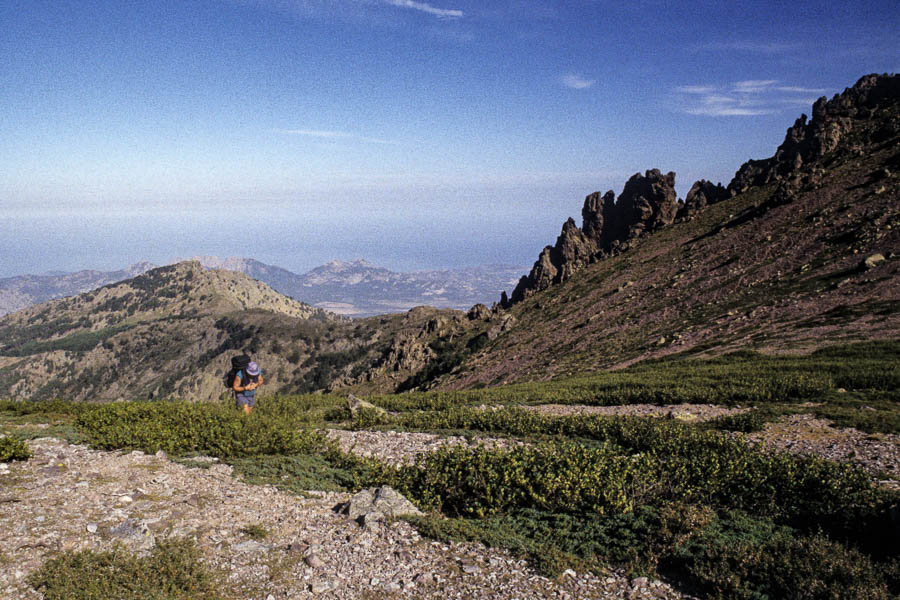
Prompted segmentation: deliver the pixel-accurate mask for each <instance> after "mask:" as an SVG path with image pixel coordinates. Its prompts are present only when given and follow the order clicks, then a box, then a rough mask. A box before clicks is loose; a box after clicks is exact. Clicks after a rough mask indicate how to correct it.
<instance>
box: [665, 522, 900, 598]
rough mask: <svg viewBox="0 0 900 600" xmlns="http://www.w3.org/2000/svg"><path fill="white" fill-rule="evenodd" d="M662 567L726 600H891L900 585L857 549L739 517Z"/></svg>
mask: <svg viewBox="0 0 900 600" xmlns="http://www.w3.org/2000/svg"><path fill="white" fill-rule="evenodd" d="M662 568H663V570H664V571H665V570H668V571H670V572H673V573H677V574H678V575H679V578H681V579H682V580H683V581H685V582H687V583H689V584H691V585H692V586H693V587H694V588H696V589H698V590H700V591H702V592H703V593H704V595H705V596H706V597H709V598H721V599H726V598H728V599H732V598H738V599H747V600H751V599H752V600H757V599H762V598H773V599H774V598H785V599H798V600H800V599H804V600H805V599H809V600H813V599H819V598H821V599H823V600H824V599H831V598H853V599H859V600H863V599H874V600H878V599H885V600H886V599H887V598H896V592H897V591H898V590H897V589H896V585H897V584H898V583H900V582H898V581H896V580H894V581H891V578H890V575H889V574H888V576H887V577H886V576H885V573H883V566H881V565H878V564H877V563H875V562H874V561H873V560H872V559H871V558H870V557H869V556H866V555H865V554H862V553H861V552H859V551H857V550H854V549H853V548H848V547H846V546H843V545H841V544H839V543H837V542H834V541H832V540H829V539H828V538H826V537H824V536H821V535H812V536H804V535H799V534H798V533H797V532H796V531H793V530H791V529H789V528H787V527H778V526H776V525H774V524H773V523H772V522H770V521H766V520H761V519H758V518H751V517H748V516H746V515H737V514H734V513H730V514H728V515H727V517H725V518H722V519H717V520H715V521H714V522H712V524H711V525H710V526H709V527H706V528H704V529H703V530H701V531H698V532H697V533H696V534H695V535H693V536H691V537H690V538H689V540H687V541H686V542H684V543H683V544H680V545H678V546H677V547H675V548H674V549H673V551H672V552H671V554H670V555H669V556H667V557H665V558H664V560H663V565H662ZM892 586H893V587H894V589H893V590H891V587H892Z"/></svg>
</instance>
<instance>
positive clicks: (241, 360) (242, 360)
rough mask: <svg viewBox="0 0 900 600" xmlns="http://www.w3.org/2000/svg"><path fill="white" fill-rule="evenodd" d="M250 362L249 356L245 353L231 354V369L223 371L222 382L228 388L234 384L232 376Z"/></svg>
mask: <svg viewBox="0 0 900 600" xmlns="http://www.w3.org/2000/svg"><path fill="white" fill-rule="evenodd" d="M249 364H250V357H249V356H247V355H246V354H241V355H240V356H233V357H232V358H231V370H230V371H228V372H227V373H225V377H224V379H223V380H222V383H224V384H225V387H227V388H228V389H229V390H230V389H232V386H234V378H235V377H237V373H238V371H241V370H243V369H246V368H247V366H248V365H249Z"/></svg>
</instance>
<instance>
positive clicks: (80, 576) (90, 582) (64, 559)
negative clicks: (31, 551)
mask: <svg viewBox="0 0 900 600" xmlns="http://www.w3.org/2000/svg"><path fill="white" fill-rule="evenodd" d="M28 583H29V584H30V585H31V586H32V587H34V588H35V589H36V590H38V591H39V592H41V593H42V594H43V597H44V598H45V600H108V599H109V598H116V599H117V600H151V599H160V600H162V599H163V598H165V599H166V600H221V599H223V598H224V596H223V595H222V593H221V592H220V591H219V590H218V589H217V586H216V578H215V577H214V575H213V574H212V573H211V572H210V571H209V570H208V569H207V568H206V567H204V566H203V564H202V563H201V562H200V555H199V551H198V549H197V547H196V545H195V544H194V542H192V541H190V540H186V539H171V540H165V541H159V542H157V545H156V547H155V548H154V549H153V550H152V552H151V553H150V555H149V556H146V557H138V556H135V555H133V554H130V553H127V552H125V551H124V550H121V549H116V550H113V551H111V552H94V551H91V550H86V551H82V552H70V553H66V554H63V555H61V556H59V557H57V558H53V559H50V560H48V561H46V562H45V563H44V564H43V565H42V566H41V567H40V568H39V569H38V570H37V571H35V572H33V573H32V574H31V575H29V577H28Z"/></svg>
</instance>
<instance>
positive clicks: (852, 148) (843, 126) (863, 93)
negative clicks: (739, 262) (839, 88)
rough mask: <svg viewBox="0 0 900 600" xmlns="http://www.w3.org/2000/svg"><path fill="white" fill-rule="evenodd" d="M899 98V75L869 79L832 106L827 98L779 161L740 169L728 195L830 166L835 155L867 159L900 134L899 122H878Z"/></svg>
mask: <svg viewBox="0 0 900 600" xmlns="http://www.w3.org/2000/svg"><path fill="white" fill-rule="evenodd" d="M898 97H900V75H866V76H865V77H862V78H861V79H860V80H859V81H857V82H856V85H854V86H853V87H851V88H847V89H845V90H844V91H843V92H842V93H840V94H835V95H834V97H833V98H832V99H831V100H828V99H827V98H826V97H825V96H822V97H821V98H819V99H818V100H816V102H815V104H813V106H812V119H809V120H808V121H807V116H806V115H805V114H803V115H800V118H799V119H797V120H796V121H795V122H794V124H793V125H792V126H791V127H790V128H789V129H788V130H787V134H786V135H785V138H784V142H782V143H781V145H780V146H778V149H777V150H776V152H775V155H774V156H772V157H770V158H766V159H763V160H749V161H747V162H746V163H744V164H743V165H741V167H740V168H739V169H738V171H737V173H736V174H735V176H734V179H732V180H731V183H729V184H728V191H729V192H731V194H732V195H734V194H737V193H740V192H742V191H744V190H747V189H748V188H750V187H753V186H758V185H765V184H767V183H770V182H772V181H777V180H780V179H782V178H787V177H789V176H790V175H792V174H794V173H796V172H798V171H800V170H802V169H803V167H804V165H809V164H811V163H821V162H822V161H823V160H826V162H827V158H828V157H829V155H831V154H834V153H837V154H845V153H856V154H862V152H863V149H864V148H866V147H867V146H870V145H872V144H877V143H879V142H881V141H884V140H888V139H891V138H893V137H895V136H896V135H897V134H898V133H900V122H898V121H897V120H896V119H874V118H873V116H876V114H877V113H878V112H879V111H881V110H884V109H885V108H888V107H890V106H896V105H897V99H898Z"/></svg>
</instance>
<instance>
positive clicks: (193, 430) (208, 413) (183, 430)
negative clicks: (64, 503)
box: [76, 402, 332, 458]
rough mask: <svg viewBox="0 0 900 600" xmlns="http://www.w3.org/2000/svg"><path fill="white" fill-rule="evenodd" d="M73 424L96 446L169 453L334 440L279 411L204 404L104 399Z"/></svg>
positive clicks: (277, 448)
mask: <svg viewBox="0 0 900 600" xmlns="http://www.w3.org/2000/svg"><path fill="white" fill-rule="evenodd" d="M76 423H77V425H78V427H79V429H81V430H82V431H83V432H84V434H85V436H86V438H87V441H88V443H90V444H91V445H92V446H94V447H96V448H104V449H115V448H134V449H139V450H143V451H144V452H149V453H155V452H157V451H159V450H163V451H165V452H167V453H168V454H173V455H180V454H187V453H196V454H205V455H209V456H216V457H219V458H233V457H242V456H253V455H258V454H288V455H289V454H303V453H313V454H314V453H318V452H321V451H322V450H323V449H328V448H330V447H331V445H332V442H330V441H329V440H328V438H326V437H325V436H324V435H323V434H320V433H316V432H313V431H303V430H298V429H297V428H296V427H295V426H294V424H292V423H291V422H289V421H287V420H284V419H279V418H278V417H277V416H267V415H265V414H256V413H254V414H252V415H249V416H245V415H243V414H241V413H238V412H236V411H235V410H233V409H230V408H225V407H220V406H213V405H208V404H187V403H184V402H155V403H148V402H142V403H116V404H107V405H103V406H101V407H98V408H97V409H95V410H92V411H89V412H86V413H83V414H81V415H79V416H78V418H77V420H76Z"/></svg>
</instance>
